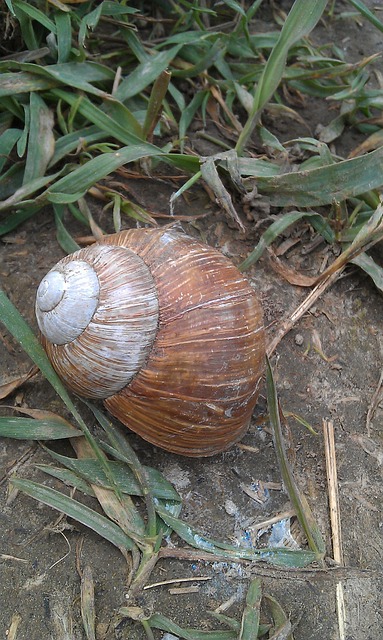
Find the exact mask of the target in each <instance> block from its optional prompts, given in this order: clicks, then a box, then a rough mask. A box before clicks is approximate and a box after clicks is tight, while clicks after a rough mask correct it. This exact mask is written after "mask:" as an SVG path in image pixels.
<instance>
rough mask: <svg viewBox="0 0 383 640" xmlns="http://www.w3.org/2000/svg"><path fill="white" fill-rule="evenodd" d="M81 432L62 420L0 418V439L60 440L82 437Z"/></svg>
mask: <svg viewBox="0 0 383 640" xmlns="http://www.w3.org/2000/svg"><path fill="white" fill-rule="evenodd" d="M82 435H83V434H82V431H79V430H78V429H75V428H74V427H71V426H70V425H69V424H63V422H62V420H59V419H57V420H54V419H53V418H51V419H49V420H35V419H34V418H12V417H0V437H1V438H15V439H16V440H62V439H63V438H73V437H76V436H82Z"/></svg>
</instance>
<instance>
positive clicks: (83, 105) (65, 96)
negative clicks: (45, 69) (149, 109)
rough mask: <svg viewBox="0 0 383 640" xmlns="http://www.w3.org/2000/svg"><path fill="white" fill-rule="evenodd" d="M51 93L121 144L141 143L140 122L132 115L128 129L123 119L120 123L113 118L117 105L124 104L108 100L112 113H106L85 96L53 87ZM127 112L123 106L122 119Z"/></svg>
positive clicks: (121, 107)
mask: <svg viewBox="0 0 383 640" xmlns="http://www.w3.org/2000/svg"><path fill="white" fill-rule="evenodd" d="M52 95H53V96H55V97H56V98H59V99H61V100H64V101H65V102H67V103H68V104H70V105H71V106H73V107H76V108H77V111H78V113H80V114H81V115H82V116H83V117H84V118H86V119H87V120H88V121H89V122H92V123H93V124H95V125H97V127H98V128H99V129H101V131H104V133H105V134H107V137H108V138H109V137H110V136H112V137H114V138H116V140H118V141H119V142H121V143H122V144H140V143H142V129H141V126H140V124H139V123H138V122H137V121H136V120H135V118H134V116H132V117H131V118H130V124H129V129H126V125H125V123H124V121H122V124H120V122H118V121H116V120H115V119H114V117H113V113H116V114H117V117H119V113H118V111H117V109H118V108H119V105H120V110H121V109H123V108H124V106H123V105H121V104H120V103H116V104H115V105H114V103H113V101H112V100H110V103H109V111H110V113H111V114H112V115H108V113H106V112H105V111H103V110H102V109H100V108H99V107H97V106H96V105H95V104H93V102H92V101H91V100H89V99H88V98H87V97H86V96H83V97H82V98H81V100H79V98H78V96H77V95H76V94H73V93H71V92H69V91H66V90H65V89H61V88H57V89H54V90H53V91H52ZM127 114H128V110H127V109H126V108H125V114H124V115H125V118H124V120H126V117H127ZM120 119H121V118H120Z"/></svg>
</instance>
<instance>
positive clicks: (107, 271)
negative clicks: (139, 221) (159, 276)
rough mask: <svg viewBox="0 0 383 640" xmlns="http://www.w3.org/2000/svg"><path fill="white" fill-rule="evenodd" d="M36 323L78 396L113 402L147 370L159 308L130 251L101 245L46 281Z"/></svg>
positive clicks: (55, 270) (62, 265)
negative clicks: (113, 399)
mask: <svg viewBox="0 0 383 640" xmlns="http://www.w3.org/2000/svg"><path fill="white" fill-rule="evenodd" d="M36 316H37V321H38V324H39V328H40V330H41V333H42V334H43V344H44V347H45V349H46V351H47V352H48V355H49V357H50V359H51V361H52V364H53V366H54V367H55V369H56V371H57V372H58V374H59V375H60V376H61V377H62V378H63V380H64V381H65V382H66V384H67V385H68V386H69V387H70V388H71V389H73V390H74V391H75V392H76V393H78V394H80V395H83V396H85V397H88V398H106V397H108V396H111V395H113V394H114V393H116V392H117V391H120V390H121V389H122V388H123V387H125V385H126V384H128V383H129V382H130V380H131V379H132V378H133V376H134V375H136V373H137V372H138V371H139V370H140V369H141V368H142V366H143V365H144V364H145V363H146V361H147V359H148V356H149V353H150V350H151V347H152V345H153V342H154V339H155V336H156V332H157V325H158V300H157V295H156V289H155V286H154V282H153V278H152V277H151V274H150V271H149V269H148V268H147V266H146V265H145V264H144V262H143V261H142V260H141V258H139V257H138V256H137V255H136V254H135V253H133V252H132V251H130V250H129V249H127V248H125V247H111V246H106V245H94V246H92V247H88V248H86V249H81V250H80V251H77V252H76V253H74V254H72V255H71V256H67V257H66V258H63V259H62V260H61V261H60V262H59V263H58V264H57V265H56V267H54V268H53V269H52V270H51V271H50V272H49V273H48V274H47V275H46V277H45V278H44V279H43V280H42V282H41V284H40V286H39V288H38V291H37V296H36Z"/></svg>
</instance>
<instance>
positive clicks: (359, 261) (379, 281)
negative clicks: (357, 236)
mask: <svg viewBox="0 0 383 640" xmlns="http://www.w3.org/2000/svg"><path fill="white" fill-rule="evenodd" d="M350 262H352V263H353V264H356V265H358V267H360V268H361V269H363V271H364V272H365V273H367V274H368V275H369V276H370V278H371V279H372V280H373V282H374V284H375V286H376V287H377V289H379V291H380V292H381V293H383V268H382V267H381V266H380V265H379V264H377V263H376V262H375V260H373V258H371V256H369V255H367V254H366V253H361V254H360V255H359V256H357V257H356V258H354V259H353V260H350Z"/></svg>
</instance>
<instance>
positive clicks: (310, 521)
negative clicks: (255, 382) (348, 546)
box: [266, 357, 325, 560]
mask: <svg viewBox="0 0 383 640" xmlns="http://www.w3.org/2000/svg"><path fill="white" fill-rule="evenodd" d="M266 387H267V404H268V409H269V416H270V424H271V428H272V431H273V438H274V447H275V453H276V456H277V459H278V463H279V467H280V471H281V475H282V480H283V484H284V486H285V488H286V491H287V494H288V496H289V498H290V501H291V503H292V505H293V507H294V509H295V511H296V514H297V518H298V520H299V523H300V525H301V527H302V529H303V531H304V534H305V536H306V538H307V542H308V545H309V548H310V549H311V551H312V552H313V553H314V554H315V557H316V560H321V559H323V557H324V553H325V543H324V540H323V537H322V534H321V532H320V530H319V527H318V525H317V523H316V521H315V519H314V516H313V514H312V512H311V509H310V506H309V504H308V502H307V500H306V498H305V496H304V495H303V494H302V492H301V491H300V489H299V488H298V485H297V483H296V481H295V478H294V476H293V472H292V469H291V467H290V463H289V461H288V459H287V454H286V449H285V445H284V441H283V435H282V429H281V422H280V415H279V411H280V410H279V405H278V396H277V391H276V387H275V383H274V377H273V372H272V369H271V365H270V362H269V359H268V358H267V357H266Z"/></svg>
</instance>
